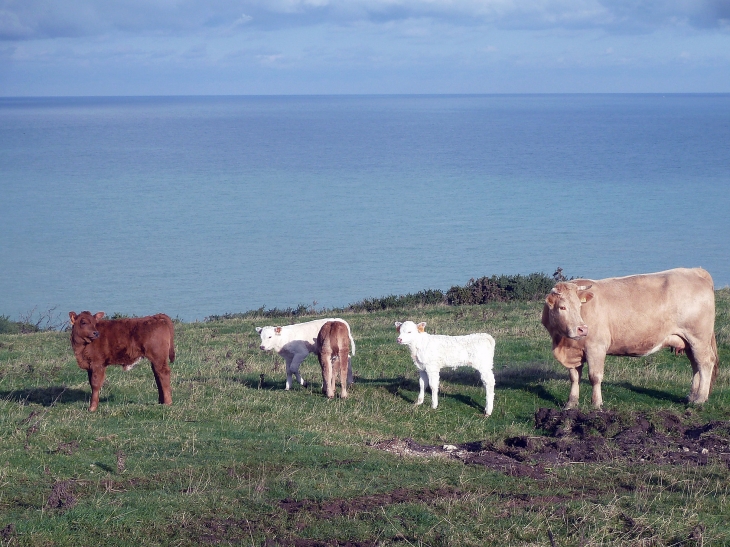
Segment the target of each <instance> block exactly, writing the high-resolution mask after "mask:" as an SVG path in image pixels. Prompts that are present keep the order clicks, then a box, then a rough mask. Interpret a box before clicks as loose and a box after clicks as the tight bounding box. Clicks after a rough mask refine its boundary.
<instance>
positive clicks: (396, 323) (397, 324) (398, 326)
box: [395, 321, 403, 332]
mask: <svg viewBox="0 0 730 547" xmlns="http://www.w3.org/2000/svg"><path fill="white" fill-rule="evenodd" d="M402 324H403V323H401V322H400V321H396V322H395V330H397V331H398V332H400V326H401V325H402Z"/></svg>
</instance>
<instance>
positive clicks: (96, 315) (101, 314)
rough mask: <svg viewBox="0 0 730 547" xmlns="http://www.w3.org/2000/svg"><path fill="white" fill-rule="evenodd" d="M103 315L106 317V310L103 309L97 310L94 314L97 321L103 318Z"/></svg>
mask: <svg viewBox="0 0 730 547" xmlns="http://www.w3.org/2000/svg"><path fill="white" fill-rule="evenodd" d="M102 317H104V312H103V311H99V312H96V313H95V314H94V319H96V320H97V321H98V320H99V319H101V318H102Z"/></svg>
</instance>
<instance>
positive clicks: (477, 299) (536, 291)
mask: <svg viewBox="0 0 730 547" xmlns="http://www.w3.org/2000/svg"><path fill="white" fill-rule="evenodd" d="M554 285H555V279H553V277H550V276H548V275H545V274H544V273H531V274H528V275H521V274H518V275H500V276H497V275H493V276H492V277H480V278H479V279H470V280H469V282H468V283H467V284H466V286H463V287H461V286H458V285H457V286H454V287H451V288H450V289H449V290H448V291H447V292H446V301H447V302H448V304H449V305H451V306H460V305H465V304H486V303H487V302H506V301H509V300H523V301H531V300H540V299H541V298H543V297H544V296H545V295H546V294H547V293H549V292H550V290H551V289H552V288H553V286H554Z"/></svg>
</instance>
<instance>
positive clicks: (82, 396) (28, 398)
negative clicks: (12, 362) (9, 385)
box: [0, 386, 106, 407]
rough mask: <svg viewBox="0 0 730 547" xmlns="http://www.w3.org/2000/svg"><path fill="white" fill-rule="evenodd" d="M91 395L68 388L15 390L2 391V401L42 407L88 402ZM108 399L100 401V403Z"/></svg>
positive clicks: (0, 395)
mask: <svg viewBox="0 0 730 547" xmlns="http://www.w3.org/2000/svg"><path fill="white" fill-rule="evenodd" d="M90 395H91V394H90V393H89V392H88V391H86V390H82V389H69V388H67V387H66V386H49V387H36V388H27V389H14V390H11V391H0V399H5V400H7V401H14V402H16V403H20V404H23V405H26V404H29V403H32V404H37V405H41V406H46V407H49V406H53V405H55V404H59V403H60V404H68V403H77V402H79V401H82V402H88V401H89V398H90ZM103 400H106V398H102V399H100V401H103Z"/></svg>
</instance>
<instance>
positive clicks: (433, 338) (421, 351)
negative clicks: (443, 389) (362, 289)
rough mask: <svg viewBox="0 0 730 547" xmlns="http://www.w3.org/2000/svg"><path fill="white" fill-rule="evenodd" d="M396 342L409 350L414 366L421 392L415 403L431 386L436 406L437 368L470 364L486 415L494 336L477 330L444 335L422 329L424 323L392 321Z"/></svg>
mask: <svg viewBox="0 0 730 547" xmlns="http://www.w3.org/2000/svg"><path fill="white" fill-rule="evenodd" d="M395 328H396V330H397V331H398V343H399V344H404V345H406V346H408V347H409V348H410V350H411V357H412V358H413V363H414V364H415V365H416V367H418V371H419V373H420V378H419V380H418V384H419V386H420V388H421V392H420V393H419V395H418V400H417V401H416V404H417V405H420V404H423V397H424V393H425V390H426V388H427V387H428V386H429V384H430V385H431V406H432V407H433V408H437V407H438V404H439V401H438V390H439V371H440V370H441V369H442V368H444V367H451V368H456V367H462V366H470V367H472V368H475V369H476V370H478V371H479V374H480V375H481V378H482V383H483V384H484V387H485V388H486V390H487V404H486V406H485V408H484V413H485V414H486V415H487V416H489V415H490V414H491V413H492V409H493V408H494V372H492V365H493V362H494V338H492V337H491V336H490V335H489V334H486V333H483V332H479V333H476V334H467V335H466V336H444V335H439V334H429V333H427V332H425V331H424V329H425V328H426V323H419V324H418V325H416V324H415V323H414V322H413V321H405V322H404V323H398V322H396V324H395Z"/></svg>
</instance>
